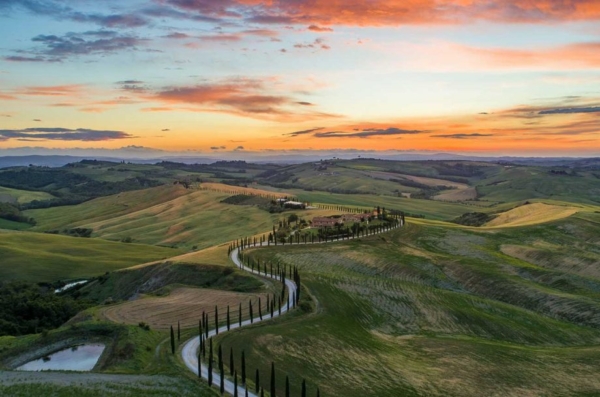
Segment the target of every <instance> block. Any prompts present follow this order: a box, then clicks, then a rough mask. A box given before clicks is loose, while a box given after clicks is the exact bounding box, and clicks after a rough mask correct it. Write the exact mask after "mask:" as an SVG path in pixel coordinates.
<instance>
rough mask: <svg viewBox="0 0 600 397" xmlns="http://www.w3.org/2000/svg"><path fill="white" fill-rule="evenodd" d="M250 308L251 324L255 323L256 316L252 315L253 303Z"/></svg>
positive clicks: (250, 303) (250, 302)
mask: <svg viewBox="0 0 600 397" xmlns="http://www.w3.org/2000/svg"><path fill="white" fill-rule="evenodd" d="M249 307H250V324H252V323H254V315H253V313H252V301H249Z"/></svg>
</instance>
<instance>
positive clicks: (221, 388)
mask: <svg viewBox="0 0 600 397" xmlns="http://www.w3.org/2000/svg"><path fill="white" fill-rule="evenodd" d="M219 347H220V346H219ZM219 370H220V372H221V379H220V380H221V382H220V383H219V391H220V392H221V395H222V394H223V393H225V368H223V366H221V368H219Z"/></svg>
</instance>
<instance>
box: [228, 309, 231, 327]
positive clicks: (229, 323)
mask: <svg viewBox="0 0 600 397" xmlns="http://www.w3.org/2000/svg"><path fill="white" fill-rule="evenodd" d="M230 329H231V318H230V317H229V305H227V331H229V330H230Z"/></svg>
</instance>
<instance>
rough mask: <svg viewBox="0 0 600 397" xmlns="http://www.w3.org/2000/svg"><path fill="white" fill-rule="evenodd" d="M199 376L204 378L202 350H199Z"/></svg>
mask: <svg viewBox="0 0 600 397" xmlns="http://www.w3.org/2000/svg"><path fill="white" fill-rule="evenodd" d="M198 378H202V352H201V351H198Z"/></svg>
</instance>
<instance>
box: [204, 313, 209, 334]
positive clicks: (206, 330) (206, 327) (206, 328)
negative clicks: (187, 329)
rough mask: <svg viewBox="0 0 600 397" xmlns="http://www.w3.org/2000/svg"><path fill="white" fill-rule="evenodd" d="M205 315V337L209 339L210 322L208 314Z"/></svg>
mask: <svg viewBox="0 0 600 397" xmlns="http://www.w3.org/2000/svg"><path fill="white" fill-rule="evenodd" d="M205 317H206V325H205V326H204V333H205V335H204V339H208V326H209V324H208V314H206V316H205Z"/></svg>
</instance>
